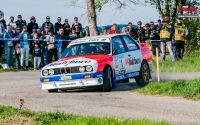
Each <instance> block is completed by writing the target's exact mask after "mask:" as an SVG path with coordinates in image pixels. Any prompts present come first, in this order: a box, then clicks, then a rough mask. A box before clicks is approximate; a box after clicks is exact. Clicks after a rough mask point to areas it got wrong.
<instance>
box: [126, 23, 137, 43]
mask: <svg viewBox="0 0 200 125" xmlns="http://www.w3.org/2000/svg"><path fill="white" fill-rule="evenodd" d="M127 31H128V33H129V35H130V36H131V37H132V38H133V39H135V40H137V34H136V32H135V29H134V28H133V25H132V23H131V22H129V23H128V28H127Z"/></svg>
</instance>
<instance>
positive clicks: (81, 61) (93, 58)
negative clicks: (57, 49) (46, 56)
mask: <svg viewBox="0 0 200 125" xmlns="http://www.w3.org/2000/svg"><path fill="white" fill-rule="evenodd" d="M109 57H111V55H105V54H101V55H84V56H72V57H66V58H62V59H60V60H58V61H56V62H53V63H51V64H48V65H47V66H45V67H44V68H43V69H49V68H61V67H73V66H81V65H91V66H93V67H94V68H95V67H96V68H97V66H98V63H101V62H103V61H104V60H106V59H108V58H109Z"/></svg>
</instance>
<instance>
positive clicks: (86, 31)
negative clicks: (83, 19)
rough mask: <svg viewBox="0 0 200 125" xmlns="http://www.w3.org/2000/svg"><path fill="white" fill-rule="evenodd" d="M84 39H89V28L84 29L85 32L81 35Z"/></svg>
mask: <svg viewBox="0 0 200 125" xmlns="http://www.w3.org/2000/svg"><path fill="white" fill-rule="evenodd" d="M83 36H84V37H90V29H89V26H86V27H85V32H84V33H83Z"/></svg>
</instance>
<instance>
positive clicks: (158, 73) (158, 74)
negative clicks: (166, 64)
mask: <svg viewBox="0 0 200 125" xmlns="http://www.w3.org/2000/svg"><path fill="white" fill-rule="evenodd" d="M156 63H157V79H158V82H160V69H159V59H158V47H156Z"/></svg>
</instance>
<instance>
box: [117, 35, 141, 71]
mask: <svg viewBox="0 0 200 125" xmlns="http://www.w3.org/2000/svg"><path fill="white" fill-rule="evenodd" d="M121 37H122V39H123V41H124V42H125V44H126V47H127V49H128V52H127V55H128V57H126V58H125V65H126V68H127V72H128V73H132V72H138V71H140V66H141V63H142V54H141V50H140V48H139V46H138V44H137V43H136V42H135V41H134V40H133V39H132V38H131V37H130V36H129V35H122V36H121Z"/></svg>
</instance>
